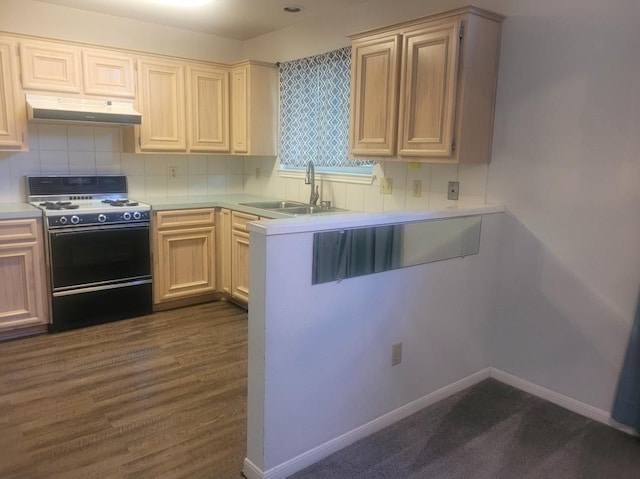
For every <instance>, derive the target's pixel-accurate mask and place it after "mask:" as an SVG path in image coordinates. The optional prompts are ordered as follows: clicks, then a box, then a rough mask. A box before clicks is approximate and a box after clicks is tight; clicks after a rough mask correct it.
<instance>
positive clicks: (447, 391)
mask: <svg viewBox="0 0 640 479" xmlns="http://www.w3.org/2000/svg"><path fill="white" fill-rule="evenodd" d="M490 375H491V370H490V368H486V369H482V370H481V371H478V372H477V373H474V374H472V375H471V376H467V377H466V378H462V379H460V380H458V381H456V382H454V383H452V384H449V385H448V386H445V387H443V388H441V389H438V390H437V391H434V392H432V393H430V394H427V395H426V396H423V397H421V398H419V399H416V400H415V401H412V402H410V403H408V404H405V405H404V406H401V407H399V408H398V409H395V410H393V411H391V412H388V413H387V414H384V415H383V416H380V417H378V418H376V419H374V420H373V421H370V422H368V423H366V424H364V425H362V426H360V427H357V428H356V429H353V430H351V431H349V432H347V433H345V434H343V435H341V436H338V437H336V438H334V439H331V440H330V441H327V442H325V443H324V444H320V445H319V446H317V447H315V448H313V449H310V450H309V451H307V452H305V453H303V454H300V455H299V456H296V457H294V458H293V459H290V460H288V461H286V462H283V463H282V464H279V465H277V466H275V467H273V468H271V469H269V470H267V471H265V472H264V473H263V472H262V471H260V470H259V469H258V468H255V466H254V465H253V464H252V463H251V461H249V460H248V459H245V471H244V473H245V475H246V476H247V478H248V479H284V478H286V477H288V476H290V475H291V474H294V473H296V472H298V471H300V470H302V469H304V468H305V467H307V466H310V465H311V464H315V463H316V462H318V461H319V460H321V459H324V458H325V457H327V456H329V455H330V454H333V453H334V452H336V451H339V450H340V449H342V448H344V447H346V446H348V445H350V444H353V443H354V442H356V441H358V440H360V439H362V438H365V437H367V436H369V435H371V434H373V433H375V432H378V431H380V430H381V429H384V428H385V427H387V426H390V425H391V424H393V423H395V422H398V421H400V420H401V419H404V418H405V417H408V416H411V415H412V414H414V413H416V412H418V411H420V410H421V409H424V408H425V407H427V406H430V405H431V404H434V403H436V402H438V401H440V400H442V399H445V398H447V397H449V396H452V395H454V394H456V393H458V392H460V391H463V390H464V389H467V388H468V387H470V386H473V385H474V384H477V383H479V382H480V381H483V380H485V379H488V378H489V377H490ZM254 468H255V469H254Z"/></svg>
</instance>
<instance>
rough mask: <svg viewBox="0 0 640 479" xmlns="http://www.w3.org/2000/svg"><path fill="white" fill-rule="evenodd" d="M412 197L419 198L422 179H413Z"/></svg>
mask: <svg viewBox="0 0 640 479" xmlns="http://www.w3.org/2000/svg"><path fill="white" fill-rule="evenodd" d="M412 191H413V197H414V198H420V197H421V196H422V180H413V188H412Z"/></svg>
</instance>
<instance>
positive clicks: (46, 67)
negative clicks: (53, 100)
mask: <svg viewBox="0 0 640 479" xmlns="http://www.w3.org/2000/svg"><path fill="white" fill-rule="evenodd" d="M20 61H21V67H22V87H23V88H24V89H25V90H44V91H55V92H63V93H80V90H81V87H80V78H81V76H80V50H79V49H78V48H77V47H74V46H72V45H63V44H58V43H51V42H36V41H28V42H22V43H21V44H20Z"/></svg>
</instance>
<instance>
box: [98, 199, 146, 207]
mask: <svg viewBox="0 0 640 479" xmlns="http://www.w3.org/2000/svg"><path fill="white" fill-rule="evenodd" d="M102 202H103V203H106V204H108V205H111V206H138V205H139V204H140V203H138V202H137V201H129V200H128V199H126V198H124V199H119V200H109V199H107V200H102Z"/></svg>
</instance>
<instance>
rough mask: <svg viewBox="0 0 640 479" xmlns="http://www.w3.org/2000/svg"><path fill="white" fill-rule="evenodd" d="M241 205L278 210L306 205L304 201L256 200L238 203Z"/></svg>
mask: <svg viewBox="0 0 640 479" xmlns="http://www.w3.org/2000/svg"><path fill="white" fill-rule="evenodd" d="M240 204H241V205H243V206H251V207H252V208H259V209H261V210H279V209H282V208H302V207H306V205H305V204H304V203H300V202H299V201H284V200H283V201H280V200H277V201H256V202H253V203H240Z"/></svg>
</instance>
